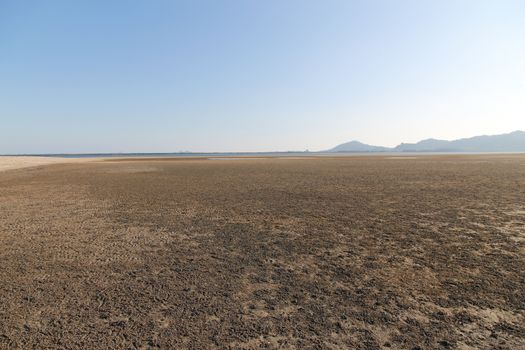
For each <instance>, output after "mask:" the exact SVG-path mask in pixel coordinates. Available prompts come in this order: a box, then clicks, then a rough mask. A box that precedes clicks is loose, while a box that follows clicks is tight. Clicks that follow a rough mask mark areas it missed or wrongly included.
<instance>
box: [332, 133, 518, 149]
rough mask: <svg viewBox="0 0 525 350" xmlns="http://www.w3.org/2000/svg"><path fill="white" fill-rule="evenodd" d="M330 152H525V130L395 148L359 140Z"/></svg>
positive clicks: (431, 140)
mask: <svg viewBox="0 0 525 350" xmlns="http://www.w3.org/2000/svg"><path fill="white" fill-rule="evenodd" d="M328 152H525V132H524V131H514V132H511V133H509V134H502V135H490V136H487V135H484V136H475V137H470V138H464V139H459V140H453V141H446V140H436V139H427V140H423V141H419V142H417V143H402V144H400V145H398V146H396V147H394V148H387V147H379V146H370V145H366V144H363V143H360V142H357V141H352V142H348V143H343V144H342V145H339V146H337V147H335V148H333V149H331V150H329V151H328Z"/></svg>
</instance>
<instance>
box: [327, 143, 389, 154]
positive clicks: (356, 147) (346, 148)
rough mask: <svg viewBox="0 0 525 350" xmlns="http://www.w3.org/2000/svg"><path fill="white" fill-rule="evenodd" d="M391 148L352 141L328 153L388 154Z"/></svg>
mask: <svg viewBox="0 0 525 350" xmlns="http://www.w3.org/2000/svg"><path fill="white" fill-rule="evenodd" d="M388 151H390V148H387V147H380V146H370V145H367V144H365V143H361V142H359V141H350V142H347V143H343V144H341V145H339V146H337V147H334V148H332V149H331V150H329V151H328V152H388Z"/></svg>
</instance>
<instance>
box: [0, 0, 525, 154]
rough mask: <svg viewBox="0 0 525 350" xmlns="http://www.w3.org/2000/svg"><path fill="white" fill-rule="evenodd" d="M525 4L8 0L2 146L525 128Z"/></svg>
mask: <svg viewBox="0 0 525 350" xmlns="http://www.w3.org/2000/svg"><path fill="white" fill-rule="evenodd" d="M524 19H525V1H522V0H491V1H487V0H439V1H437V0H398V1H391V0H359V1H357V0H355V1H354V0H322V1H321V0H317V1H311V0H264V1H260V0H185V1H176V0H169V1H164V0H155V1H149V0H141V1H139V0H114V1H102V0H84V1H83V0H78V1H71V0H48V1H36V0H34V1H30V0H27V1H26V0H12V1H11V0H0V154H23V153H97V152H178V151H195V152H207V151H218V152H221V151H287V150H306V149H309V150H312V151H316V150H324V149H328V148H332V147H333V146H335V145H337V144H339V143H343V142H347V141H350V140H359V141H362V142H365V143H369V144H375V145H383V146H395V145H396V144H398V143H401V142H417V141H419V140H421V139H426V138H430V137H432V138H439V139H455V138H461V137H469V136H475V135H482V134H499V133H506V132H510V131H514V130H525V20H524Z"/></svg>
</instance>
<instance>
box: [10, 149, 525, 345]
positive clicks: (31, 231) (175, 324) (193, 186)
mask: <svg viewBox="0 0 525 350" xmlns="http://www.w3.org/2000/svg"><path fill="white" fill-rule="evenodd" d="M524 310H525V156H524V155H507V156H504V155H499V156H497V155H494V156H432V157H431V156H427V157H416V158H411V159H389V158H387V157H337V158H328V157H327V158H316V159H282V158H281V159H271V158H269V159H259V160H254V159H250V160H246V161H243V160H232V161H228V160H223V161H220V162H219V161H212V160H207V159H193V160H180V159H179V160H177V161H169V160H166V159H163V160H155V159H150V160H148V161H144V160H138V159H137V160H130V159H127V160H126V161H119V162H115V161H107V162H101V161H94V162H81V163H67V164H54V165H49V166H45V167H33V168H28V169H19V170H15V171H6V172H1V173H0V349H8V348H20V349H28V348H61V349H62V348H63V349H91V348H104V349H106V348H117V349H137V348H139V349H149V348H163V349H277V348H279V349H389V348H391V349H524V348H525V311H524Z"/></svg>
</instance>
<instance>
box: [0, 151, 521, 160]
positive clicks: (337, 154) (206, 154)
mask: <svg viewBox="0 0 525 350" xmlns="http://www.w3.org/2000/svg"><path fill="white" fill-rule="evenodd" d="M524 153H525V152H501V151H494V152H460V151H458V152H455V151H444V152H432V151H428V152H427V151H418V152H293V151H290V152H167V153H162V152H161V153H57V154H5V155H0V157H18V158H22V157H38V158H60V159H67V158H73V159H77V158H135V157H243V156H264V157H344V156H348V157H352V156H354V157H357V156H418V155H419V156H431V155H484V154H492V155H497V154H524Z"/></svg>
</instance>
